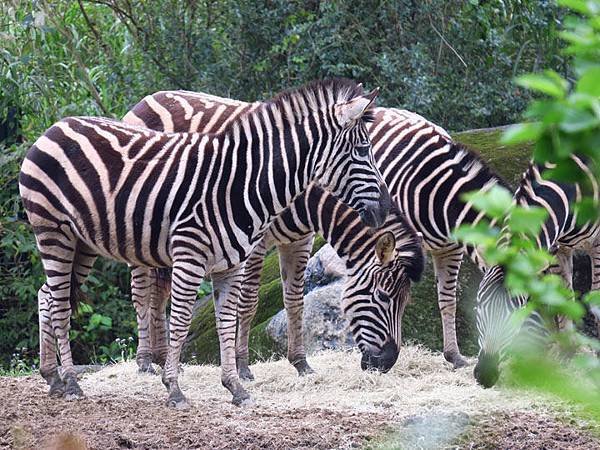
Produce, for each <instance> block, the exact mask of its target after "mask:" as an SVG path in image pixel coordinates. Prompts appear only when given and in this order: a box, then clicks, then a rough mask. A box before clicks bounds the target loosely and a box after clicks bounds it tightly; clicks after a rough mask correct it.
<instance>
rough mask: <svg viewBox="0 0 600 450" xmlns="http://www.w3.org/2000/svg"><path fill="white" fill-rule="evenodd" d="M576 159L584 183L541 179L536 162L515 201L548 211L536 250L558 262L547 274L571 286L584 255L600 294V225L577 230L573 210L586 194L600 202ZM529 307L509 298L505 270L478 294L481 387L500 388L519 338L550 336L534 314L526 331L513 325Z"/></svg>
mask: <svg viewBox="0 0 600 450" xmlns="http://www.w3.org/2000/svg"><path fill="white" fill-rule="evenodd" d="M572 159H573V161H574V163H575V164H577V165H578V166H579V167H580V168H581V169H582V171H583V173H584V174H585V175H584V177H583V178H582V179H581V181H580V182H578V183H572V184H568V183H560V182H555V181H552V180H546V179H544V178H543V176H542V172H543V171H544V168H545V167H544V166H540V165H537V164H533V163H532V164H530V165H529V168H528V169H527V171H526V172H525V173H524V174H523V177H522V179H521V182H520V184H519V187H518V189H517V190H516V192H515V195H514V201H515V203H516V204H517V205H519V206H522V207H533V206H536V207H541V208H544V209H545V210H547V211H548V219H547V220H546V221H545V223H544V224H543V225H542V228H541V230H540V233H539V234H538V236H537V238H536V243H537V246H538V248H543V249H546V250H549V251H550V252H552V253H553V254H554V255H555V257H556V260H557V263H556V264H555V265H553V266H551V267H549V268H548V270H549V271H550V272H553V273H556V274H559V275H561V276H562V277H563V279H564V280H565V282H566V284H567V285H568V286H569V287H572V278H573V263H572V257H573V251H574V250H578V249H579V250H584V251H585V252H587V253H588V254H589V255H590V257H591V259H592V289H593V290H595V289H600V227H599V224H598V223H597V222H588V223H586V224H584V225H577V214H576V213H575V211H574V209H573V205H574V204H575V203H576V202H578V201H579V200H581V198H582V196H583V195H584V193H585V194H586V195H589V196H591V197H592V198H593V199H594V200H595V201H596V203H597V202H598V182H597V180H596V179H595V177H594V174H593V172H592V170H591V169H590V167H589V166H588V165H587V164H586V162H585V161H584V160H582V159H581V158H579V157H577V156H573V157H572ZM548 167H549V166H548ZM526 302H527V297H525V296H521V295H517V296H512V297H511V295H510V294H509V293H508V291H507V290H506V288H505V287H504V271H503V269H502V267H499V266H494V267H491V268H490V269H489V270H488V271H487V272H486V273H485V275H484V277H483V279H482V281H481V284H480V286H479V291H478V293H477V308H476V311H477V331H478V335H479V336H478V337H479V347H480V351H479V361H478V364H477V366H476V367H475V377H476V378H477V380H478V381H479V382H480V383H481V384H482V385H483V386H486V387H489V386H492V385H494V384H495V383H496V381H497V379H498V377H499V373H500V371H499V367H498V365H499V364H500V362H502V361H503V360H504V359H505V357H506V355H507V349H508V347H509V346H510V345H511V344H513V343H515V340H516V336H517V335H518V334H519V338H518V339H517V340H518V341H522V340H524V339H527V340H530V341H533V342H535V341H538V342H539V341H540V340H543V339H544V337H545V335H546V334H547V328H546V324H544V323H543V321H542V318H541V316H540V315H539V314H537V313H535V312H534V313H533V314H532V315H531V316H530V317H529V318H528V319H527V320H526V321H525V323H524V324H523V326H522V328H520V327H517V326H516V325H515V322H514V321H513V320H511V316H512V313H513V312H514V311H515V310H517V309H518V308H521V307H523V306H524V305H525V304H526ZM598 319H600V314H599V315H598ZM558 325H559V329H560V328H564V327H565V323H564V319H563V318H559V324H558Z"/></svg>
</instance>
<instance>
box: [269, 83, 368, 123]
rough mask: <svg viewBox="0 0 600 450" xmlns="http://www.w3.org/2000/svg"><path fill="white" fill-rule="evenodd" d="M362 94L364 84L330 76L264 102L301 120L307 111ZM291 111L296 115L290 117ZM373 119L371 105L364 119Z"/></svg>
mask: <svg viewBox="0 0 600 450" xmlns="http://www.w3.org/2000/svg"><path fill="white" fill-rule="evenodd" d="M361 95H364V90H363V87H362V84H360V83H357V82H355V81H353V80H350V79H347V78H330V79H325V80H315V81H311V82H310V83H307V84H305V85H304V86H301V87H299V88H295V89H288V90H286V91H283V92H280V93H279V94H277V95H276V96H274V97H273V98H271V99H270V100H267V101H265V102H263V105H264V106H266V107H268V106H271V107H275V108H277V110H279V111H280V112H281V113H282V114H283V115H284V116H287V117H288V119H289V120H292V121H300V120H302V119H303V118H304V117H305V116H306V114H307V113H309V114H310V113H311V112H314V111H319V110H323V109H326V108H328V107H331V106H333V105H334V104H340V103H344V102H347V101H349V100H352V99H353V98H356V97H359V96H361ZM289 111H293V113H294V116H292V117H289V116H290V114H289V113H288V112H289ZM373 119H374V115H373V108H372V107H371V108H369V109H368V110H367V111H365V113H364V114H363V117H362V120H363V121H365V122H372V121H373Z"/></svg>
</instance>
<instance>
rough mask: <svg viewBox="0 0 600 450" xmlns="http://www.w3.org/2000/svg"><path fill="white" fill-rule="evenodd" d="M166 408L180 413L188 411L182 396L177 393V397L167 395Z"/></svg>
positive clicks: (186, 402)
mask: <svg viewBox="0 0 600 450" xmlns="http://www.w3.org/2000/svg"><path fill="white" fill-rule="evenodd" d="M167 407H169V408H173V409H177V410H180V411H182V410H186V409H190V404H189V403H188V401H187V399H186V398H185V397H184V396H183V394H181V393H179V394H178V395H169V398H168V399H167Z"/></svg>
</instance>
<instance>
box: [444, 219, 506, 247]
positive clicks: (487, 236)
mask: <svg viewBox="0 0 600 450" xmlns="http://www.w3.org/2000/svg"><path fill="white" fill-rule="evenodd" d="M453 236H454V239H456V240H458V241H461V242H464V243H466V244H471V245H475V246H478V245H493V244H494V243H495V242H496V240H497V237H498V229H497V228H492V227H490V226H489V224H487V223H483V222H479V223H478V224H476V225H471V224H469V225H461V226H460V227H458V228H457V229H456V230H454V234H453Z"/></svg>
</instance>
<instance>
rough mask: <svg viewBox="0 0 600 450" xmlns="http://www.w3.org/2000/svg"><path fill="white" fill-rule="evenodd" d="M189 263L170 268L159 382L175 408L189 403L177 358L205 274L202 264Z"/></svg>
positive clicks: (185, 407)
mask: <svg viewBox="0 0 600 450" xmlns="http://www.w3.org/2000/svg"><path fill="white" fill-rule="evenodd" d="M186 256H187V255H186ZM190 260H191V258H189V257H188V258H186V259H184V260H182V261H177V260H176V261H174V265H173V275H172V279H171V317H170V319H169V334H170V336H169V352H168V354H167V359H166V362H165V370H163V373H162V382H163V384H164V385H165V386H166V388H167V390H168V392H169V396H168V398H167V406H169V407H172V408H177V409H187V408H189V403H188V401H187V399H186V398H185V396H184V395H183V392H181V389H180V388H179V358H180V355H181V347H182V346H183V343H184V342H185V338H186V337H187V334H188V332H189V330H190V323H191V322H192V308H193V307H194V302H195V301H196V295H197V293H198V289H199V288H200V284H201V283H202V280H203V278H204V275H205V273H206V270H205V268H204V265H199V264H197V263H191V262H189V261H190Z"/></svg>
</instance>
